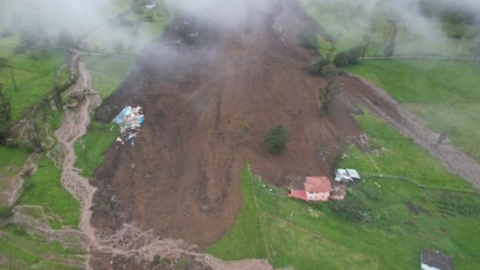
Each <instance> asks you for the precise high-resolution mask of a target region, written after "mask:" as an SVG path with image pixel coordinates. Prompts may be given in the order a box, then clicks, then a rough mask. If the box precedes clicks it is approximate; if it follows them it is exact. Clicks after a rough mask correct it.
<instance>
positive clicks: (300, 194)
mask: <svg viewBox="0 0 480 270" xmlns="http://www.w3.org/2000/svg"><path fill="white" fill-rule="evenodd" d="M289 196H290V197H294V198H297V199H302V200H304V201H308V198H307V193H306V192H305V190H298V189H291V190H290V195H289Z"/></svg>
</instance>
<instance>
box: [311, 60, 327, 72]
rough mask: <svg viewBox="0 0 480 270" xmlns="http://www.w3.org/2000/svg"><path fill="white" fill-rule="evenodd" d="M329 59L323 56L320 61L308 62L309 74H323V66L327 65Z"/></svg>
mask: <svg viewBox="0 0 480 270" xmlns="http://www.w3.org/2000/svg"><path fill="white" fill-rule="evenodd" d="M330 63H331V61H330V60H329V59H327V58H324V59H322V60H320V61H314V62H312V63H310V74H312V75H320V74H322V75H323V71H324V68H325V67H326V66H327V65H329V64H330Z"/></svg>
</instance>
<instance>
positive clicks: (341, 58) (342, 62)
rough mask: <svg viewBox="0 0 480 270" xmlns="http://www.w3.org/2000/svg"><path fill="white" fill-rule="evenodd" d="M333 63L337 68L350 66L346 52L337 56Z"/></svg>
mask: <svg viewBox="0 0 480 270" xmlns="http://www.w3.org/2000/svg"><path fill="white" fill-rule="evenodd" d="M333 63H335V65H336V66H337V67H339V68H340V67H344V66H346V65H347V64H348V57H347V53H346V52H339V53H337V55H335V58H334V59H333Z"/></svg>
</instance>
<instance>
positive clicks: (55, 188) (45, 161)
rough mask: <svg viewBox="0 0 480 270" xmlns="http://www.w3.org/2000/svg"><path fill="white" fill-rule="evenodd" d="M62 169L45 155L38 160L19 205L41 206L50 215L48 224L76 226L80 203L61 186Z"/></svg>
mask: <svg viewBox="0 0 480 270" xmlns="http://www.w3.org/2000/svg"><path fill="white" fill-rule="evenodd" d="M61 175H62V171H61V170H60V169H58V168H57V167H55V165H54V164H53V162H52V161H51V160H50V159H49V158H47V157H46V156H42V157H41V158H40V160H39V162H38V170H37V172H36V173H35V174H33V176H32V177H31V178H29V179H28V180H26V181H27V183H28V184H27V185H25V186H24V191H23V193H22V196H21V197H20V199H19V202H18V203H19V204H21V205H39V206H42V207H43V209H44V211H45V214H47V215H48V216H50V220H49V222H50V226H52V228H54V229H61V228H62V227H63V226H73V227H77V226H78V223H79V221H80V203H79V202H78V201H77V200H76V199H75V198H74V197H73V196H72V195H71V194H70V193H69V192H68V191H67V190H66V189H65V188H63V186H62V183H61Z"/></svg>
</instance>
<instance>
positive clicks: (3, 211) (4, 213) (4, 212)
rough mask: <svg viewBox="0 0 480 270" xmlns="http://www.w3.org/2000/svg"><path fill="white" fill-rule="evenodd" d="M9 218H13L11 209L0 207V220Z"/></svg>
mask: <svg viewBox="0 0 480 270" xmlns="http://www.w3.org/2000/svg"><path fill="white" fill-rule="evenodd" d="M11 217H13V209H12V207H8V206H5V205H0V219H8V218H11Z"/></svg>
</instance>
